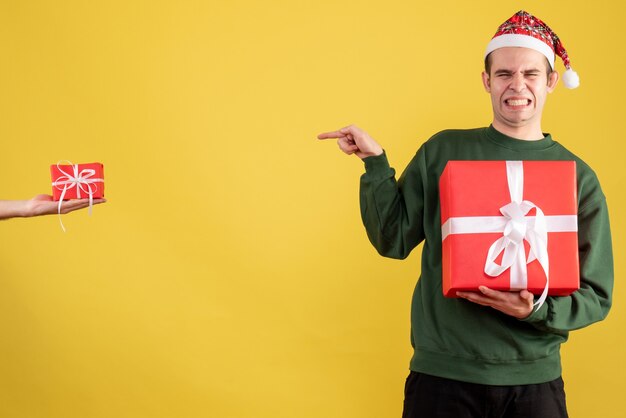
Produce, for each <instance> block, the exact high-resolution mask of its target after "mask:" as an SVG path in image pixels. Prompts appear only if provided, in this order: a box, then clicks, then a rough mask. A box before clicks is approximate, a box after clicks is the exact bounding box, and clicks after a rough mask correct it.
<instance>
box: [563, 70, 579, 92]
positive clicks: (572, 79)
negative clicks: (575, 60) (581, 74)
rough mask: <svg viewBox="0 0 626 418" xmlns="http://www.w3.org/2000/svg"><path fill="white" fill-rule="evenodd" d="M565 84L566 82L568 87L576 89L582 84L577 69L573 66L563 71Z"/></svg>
mask: <svg viewBox="0 0 626 418" xmlns="http://www.w3.org/2000/svg"><path fill="white" fill-rule="evenodd" d="M563 84H565V87H567V88H568V89H575V88H576V87H578V86H579V85H580V78H578V74H577V73H576V71H574V70H572V69H571V68H568V69H567V70H565V72H564V73H563Z"/></svg>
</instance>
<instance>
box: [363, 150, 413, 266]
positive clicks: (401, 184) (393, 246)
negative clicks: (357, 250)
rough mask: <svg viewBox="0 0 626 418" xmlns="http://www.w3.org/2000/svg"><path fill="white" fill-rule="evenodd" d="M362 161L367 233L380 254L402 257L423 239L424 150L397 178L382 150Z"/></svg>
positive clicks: (364, 215) (364, 222)
mask: <svg viewBox="0 0 626 418" xmlns="http://www.w3.org/2000/svg"><path fill="white" fill-rule="evenodd" d="M363 161H364V163H365V174H363V175H362V176H361V188H360V204H361V218H362V220H363V224H364V225H365V229H366V231H367V236H368V237H369V240H370V242H371V243H372V244H373V245H374V247H375V248H376V250H377V251H378V253H379V254H381V255H383V256H385V257H390V258H397V259H404V258H406V257H407V256H408V255H409V253H410V252H411V250H413V248H415V247H416V246H417V245H418V244H419V243H420V242H421V241H422V240H423V239H424V228H423V212H424V197H423V194H424V186H423V183H422V178H424V177H423V173H422V167H424V164H423V162H424V157H423V152H421V149H420V151H418V152H417V154H416V156H415V157H414V158H413V160H412V161H411V162H410V163H409V165H408V166H407V168H406V170H405V171H404V172H403V174H402V176H400V179H399V180H398V181H396V179H395V170H394V169H393V168H391V167H390V166H389V162H388V160H387V155H386V154H385V153H383V154H382V155H379V156H375V157H367V158H365V159H364V160H363Z"/></svg>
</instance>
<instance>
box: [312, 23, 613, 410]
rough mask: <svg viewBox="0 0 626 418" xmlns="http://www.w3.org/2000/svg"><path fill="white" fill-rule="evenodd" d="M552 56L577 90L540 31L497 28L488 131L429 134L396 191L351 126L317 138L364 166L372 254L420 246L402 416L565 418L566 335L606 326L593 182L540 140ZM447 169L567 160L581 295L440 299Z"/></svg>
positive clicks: (607, 285)
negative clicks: (458, 164) (442, 184)
mask: <svg viewBox="0 0 626 418" xmlns="http://www.w3.org/2000/svg"><path fill="white" fill-rule="evenodd" d="M555 53H556V55H559V56H560V57H561V58H562V59H563V62H564V64H565V66H566V68H567V69H568V71H566V73H565V75H564V79H565V84H566V85H567V86H568V87H576V85H577V84H578V79H577V76H575V73H574V74H573V72H572V71H571V69H569V58H568V57H567V53H566V52H565V50H564V49H563V47H562V45H561V43H560V40H559V39H558V37H557V36H556V35H555V34H554V33H553V32H552V31H551V30H550V28H548V27H547V25H545V24H544V23H543V22H541V21H540V20H539V19H537V18H535V17H534V16H531V15H530V14H528V13H526V12H524V11H520V12H518V13H516V14H515V15H514V16H513V17H511V19H509V20H507V21H506V22H505V23H504V24H503V25H501V26H500V28H499V29H498V32H497V33H496V35H495V36H494V38H493V39H492V41H491V42H490V43H489V46H488V48H487V52H486V54H485V55H486V57H485V58H486V59H485V67H486V68H485V72H484V73H483V76H482V78H483V84H484V87H485V90H486V91H487V92H488V93H489V94H490V96H491V103H492V107H493V122H492V124H491V126H489V127H487V128H480V129H471V130H447V131H443V132H440V133H438V134H436V135H435V136H433V137H432V138H430V139H429V140H428V141H427V142H426V143H424V144H423V145H422V146H421V147H420V149H419V150H418V151H417V154H416V156H415V157H414V158H413V160H412V161H411V162H410V164H409V165H408V167H407V168H406V170H405V171H404V173H403V174H402V176H401V177H400V179H399V180H398V181H396V179H395V171H394V170H393V169H392V168H390V166H389V163H388V161H387V156H386V154H385V153H384V151H383V148H382V147H381V146H380V145H379V144H378V143H377V142H376V141H374V140H373V139H372V138H371V137H370V136H369V135H368V134H367V133H365V132H364V131H363V130H361V129H359V128H358V127H356V126H348V127H346V128H343V129H340V130H338V131H334V132H327V133H324V134H320V135H319V137H318V138H320V139H327V138H336V139H338V144H339V147H340V148H341V150H342V151H343V152H345V153H346V154H356V155H357V156H358V157H359V158H361V159H362V160H363V161H364V163H365V170H366V172H365V174H364V175H363V176H362V177H361V192H360V193H361V215H362V218H363V222H364V224H365V227H366V230H367V234H368V236H369V239H370V241H371V242H372V244H373V245H374V246H375V247H376V249H377V250H378V251H379V253H380V254H382V255H384V256H387V257H392V258H400V259H402V258H405V257H407V256H408V255H409V253H410V252H411V250H412V249H413V248H415V247H416V246H417V245H418V244H419V243H420V242H422V241H424V248H423V251H422V264H421V276H420V279H419V280H418V282H417V285H416V289H415V292H414V295H413V302H412V309H411V343H412V345H413V347H414V354H413V358H412V359H411V363H410V369H411V372H410V375H409V377H408V379H407V382H406V387H405V401H404V414H403V417H425V418H437V417H451V418H452V417H453V418H463V417H502V418H512V417H533V418H544V417H545V418H559V417H567V410H566V405H565V394H564V391H563V381H562V380H561V377H560V376H561V362H560V354H559V350H560V345H561V343H563V342H565V341H566V340H567V337H568V332H569V331H570V330H574V329H578V328H581V327H584V326H587V325H589V324H591V323H593V322H596V321H600V320H602V319H604V318H605V317H606V315H607V313H608V311H609V308H610V306H611V293H612V288H613V259H612V249H611V236H610V230H609V219H608V211H607V206H606V201H605V198H604V195H603V193H602V190H601V188H600V184H599V182H598V180H597V178H596V176H595V174H594V172H593V171H592V170H591V169H590V168H589V166H587V165H586V164H585V163H584V162H583V161H582V160H580V159H579V158H578V157H576V156H575V155H574V154H572V153H571V152H569V151H568V150H567V149H565V148H564V147H563V146H562V145H560V144H559V143H557V142H556V141H555V140H554V139H553V138H552V136H551V135H550V134H544V133H543V131H542V129H541V115H542V111H543V107H544V104H545V102H546V98H547V95H548V93H550V92H552V91H553V89H554V88H555V86H556V84H557V82H558V80H559V76H558V73H557V72H555V71H553V69H554V57H555ZM449 160H541V161H548V160H568V161H575V162H576V177H577V187H578V194H577V199H578V244H579V258H580V289H579V290H578V291H576V292H574V293H573V294H572V295H570V296H562V297H548V298H547V300H546V301H545V303H544V304H543V305H541V307H540V308H539V309H534V307H533V301H534V297H533V295H532V294H530V293H529V292H528V291H526V290H522V291H519V292H517V291H511V292H502V291H496V290H492V289H489V288H487V287H484V286H481V287H480V291H479V292H458V293H457V296H459V298H444V297H443V295H442V283H441V277H442V267H441V218H440V212H439V189H438V185H439V177H440V175H441V173H442V171H443V169H444V167H445V165H446V163H447V162H448V161H449Z"/></svg>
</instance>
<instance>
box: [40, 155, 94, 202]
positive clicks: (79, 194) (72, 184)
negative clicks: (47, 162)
mask: <svg viewBox="0 0 626 418" xmlns="http://www.w3.org/2000/svg"><path fill="white" fill-rule="evenodd" d="M50 173H51V175H52V198H53V200H57V201H58V200H69V199H85V198H89V197H90V196H91V197H92V198H94V199H99V198H103V197H104V166H103V165H102V164H101V163H89V164H69V165H62V164H54V165H51V166H50Z"/></svg>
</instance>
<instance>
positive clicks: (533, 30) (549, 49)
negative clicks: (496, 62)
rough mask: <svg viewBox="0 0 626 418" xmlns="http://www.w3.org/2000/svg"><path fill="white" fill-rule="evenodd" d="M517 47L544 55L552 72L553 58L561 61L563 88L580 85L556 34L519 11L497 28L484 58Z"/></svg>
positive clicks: (528, 14)
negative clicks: (559, 58)
mask: <svg viewBox="0 0 626 418" xmlns="http://www.w3.org/2000/svg"><path fill="white" fill-rule="evenodd" d="M509 46H517V47H524V48H530V49H534V50H535V51H538V52H540V53H542V54H543V55H545V57H546V58H547V59H548V62H549V63H550V67H552V69H553V70H554V56H555V55H558V56H559V57H561V59H562V60H563V64H564V65H565V68H566V70H565V72H564V73H563V83H564V84H565V87H567V88H570V89H574V88H576V87H578V85H579V84H580V81H579V78H578V74H576V72H575V71H574V70H572V68H571V65H570V62H569V57H568V56H567V51H565V48H564V47H563V44H562V43H561V40H560V39H559V37H558V36H556V33H554V32H553V31H552V29H550V27H548V25H546V24H545V23H543V22H542V21H541V20H539V19H537V18H536V17H535V16H533V15H531V14H530V13H528V12H525V11H523V10H520V11H519V12H517V13H515V14H514V15H513V16H511V18H510V19H509V20H507V21H506V22H504V23H503V24H502V25H500V27H499V28H498V31H497V32H496V34H495V35H494V36H493V38H492V39H491V42H489V45H487V50H486V51H485V57H487V55H489V54H490V53H491V52H493V51H495V50H496V49H498V48H504V47H509Z"/></svg>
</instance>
